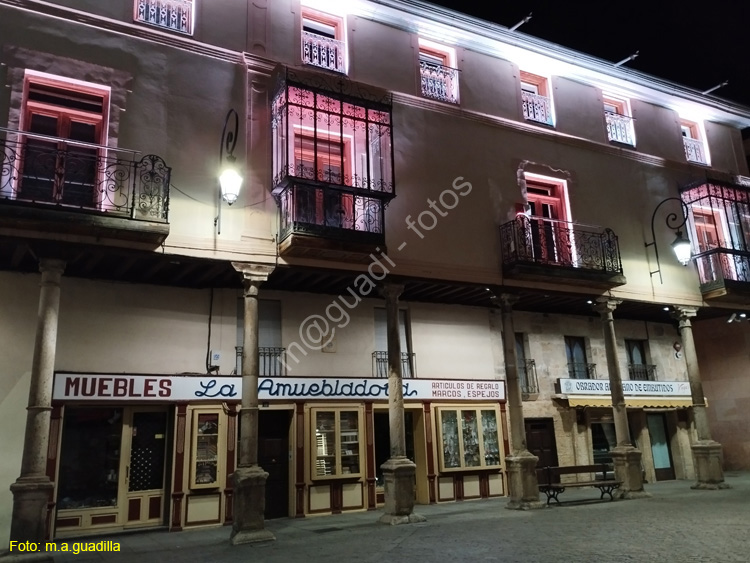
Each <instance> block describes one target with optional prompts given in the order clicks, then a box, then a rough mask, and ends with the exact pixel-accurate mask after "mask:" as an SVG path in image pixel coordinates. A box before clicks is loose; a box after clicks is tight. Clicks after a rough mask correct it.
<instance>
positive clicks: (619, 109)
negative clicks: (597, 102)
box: [602, 92, 636, 147]
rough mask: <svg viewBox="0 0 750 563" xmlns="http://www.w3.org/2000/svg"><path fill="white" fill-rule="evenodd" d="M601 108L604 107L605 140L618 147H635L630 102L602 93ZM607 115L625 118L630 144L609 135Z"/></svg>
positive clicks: (633, 123)
mask: <svg viewBox="0 0 750 563" xmlns="http://www.w3.org/2000/svg"><path fill="white" fill-rule="evenodd" d="M602 106H603V107H604V117H605V128H606V130H607V140H608V141H609V142H610V143H616V144H618V145H625V146H628V147H635V146H636V138H635V122H634V119H633V113H632V110H631V107H630V100H628V99H627V98H621V97H619V96H615V95H612V94H609V93H607V92H602ZM608 107H611V108H612V109H614V111H611V110H610V109H608ZM607 114H612V115H618V116H621V117H625V118H627V121H628V123H627V129H628V131H627V134H628V136H629V137H630V139H632V142H627V141H623V140H620V139H617V138H613V135H611V134H610V130H609V123H608V122H607Z"/></svg>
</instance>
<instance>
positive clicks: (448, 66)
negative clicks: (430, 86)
mask: <svg viewBox="0 0 750 563" xmlns="http://www.w3.org/2000/svg"><path fill="white" fill-rule="evenodd" d="M417 46H418V49H417V69H418V70H419V78H420V80H419V81H420V94H421V96H422V97H423V98H427V99H431V100H438V101H442V102H446V103H452V104H456V105H458V104H459V103H460V97H459V93H460V87H459V70H458V65H457V58H456V50H455V48H453V47H448V46H447V45H442V44H440V43H437V42H435V41H432V40H430V39H425V38H424V37H418V38H417ZM438 61H439V62H438ZM422 63H424V64H426V65H430V66H433V67H442V68H443V69H445V70H443V71H442V72H446V73H449V74H453V78H452V79H443V82H444V84H445V90H446V92H447V93H448V95H447V96H444V97H441V96H431V95H429V94H428V93H426V92H425V84H424V80H423V69H422ZM438 70H440V69H439V68H438Z"/></svg>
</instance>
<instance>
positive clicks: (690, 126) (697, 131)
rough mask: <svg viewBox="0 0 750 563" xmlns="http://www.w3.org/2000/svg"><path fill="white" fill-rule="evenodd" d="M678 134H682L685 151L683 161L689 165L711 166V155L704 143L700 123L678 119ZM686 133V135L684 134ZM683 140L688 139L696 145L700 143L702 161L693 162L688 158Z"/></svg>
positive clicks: (682, 118)
mask: <svg viewBox="0 0 750 563" xmlns="http://www.w3.org/2000/svg"><path fill="white" fill-rule="evenodd" d="M680 132H681V133H682V144H683V148H684V149H685V160H686V161H687V162H689V163H691V164H700V165H702V166H711V154H710V153H709V151H708V143H707V142H706V132H705V129H704V126H703V122H702V121H697V120H692V119H686V118H684V117H680ZM686 133H688V134H686ZM685 139H690V140H691V141H694V142H695V143H696V144H697V143H700V146H701V151H702V152H703V160H702V161H701V160H693V159H690V158H688V151H687V145H686V144H685Z"/></svg>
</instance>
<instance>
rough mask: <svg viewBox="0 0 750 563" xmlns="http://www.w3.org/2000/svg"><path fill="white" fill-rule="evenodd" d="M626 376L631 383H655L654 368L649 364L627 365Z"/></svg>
mask: <svg viewBox="0 0 750 563" xmlns="http://www.w3.org/2000/svg"><path fill="white" fill-rule="evenodd" d="M628 374H629V375H630V379H631V380H632V381H656V366H654V365H650V364H629V365H628Z"/></svg>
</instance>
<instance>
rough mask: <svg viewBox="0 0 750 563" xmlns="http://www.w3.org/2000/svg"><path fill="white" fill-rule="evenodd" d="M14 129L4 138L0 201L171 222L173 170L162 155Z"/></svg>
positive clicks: (0, 147) (0, 152)
mask: <svg viewBox="0 0 750 563" xmlns="http://www.w3.org/2000/svg"><path fill="white" fill-rule="evenodd" d="M12 133H13V134H12V135H11V136H12V137H13V138H12V139H10V138H6V139H0V159H1V160H0V200H3V199H5V200H13V201H18V202H27V203H33V204H42V205H54V206H58V207H60V208H78V209H83V210H87V211H93V212H100V213H105V214H107V215H115V216H120V217H126V218H129V219H137V220H144V221H155V222H162V223H167V222H168V211H169V179H170V174H171V171H172V169H171V168H170V167H168V166H167V165H166V164H165V162H164V161H163V160H162V159H161V158H160V157H158V156H156V155H147V156H144V157H142V158H140V159H139V160H135V158H136V154H137V153H136V152H135V151H123V150H118V149H113V148H111V147H105V146H100V145H94V144H90V143H82V142H77V141H72V140H69V139H62V138H58V137H50V136H47V135H38V134H35V133H24V132H18V131H14V132H12ZM126 156H127V158H126Z"/></svg>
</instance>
